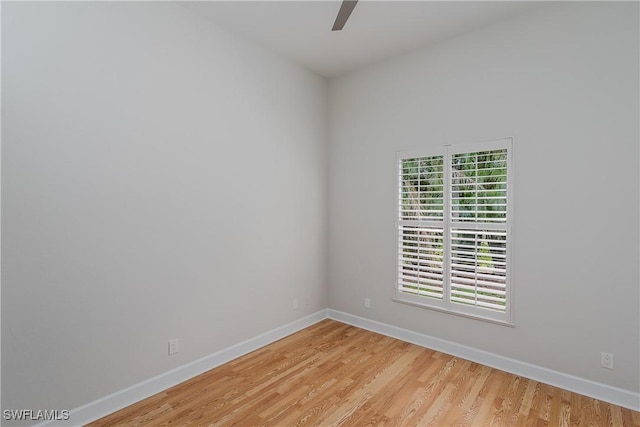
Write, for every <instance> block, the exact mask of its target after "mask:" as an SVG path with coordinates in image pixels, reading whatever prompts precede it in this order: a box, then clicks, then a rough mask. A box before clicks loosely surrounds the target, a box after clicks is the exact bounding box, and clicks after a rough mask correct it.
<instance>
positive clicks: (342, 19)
mask: <svg viewBox="0 0 640 427" xmlns="http://www.w3.org/2000/svg"><path fill="white" fill-rule="evenodd" d="M356 3H358V0H343V1H342V5H340V10H339V11H338V16H336V22H334V23H333V28H332V29H331V31H340V30H342V28H344V24H346V23H347V19H349V16H350V15H351V12H353V9H354V8H355V7H356Z"/></svg>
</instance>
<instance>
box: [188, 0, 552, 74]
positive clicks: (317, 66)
mask: <svg viewBox="0 0 640 427" xmlns="http://www.w3.org/2000/svg"><path fill="white" fill-rule="evenodd" d="M545 3H546V2H541V1H424V0H423V1H399V0H387V1H374V0H360V1H359V2H358V4H357V5H356V8H355V9H354V11H353V13H352V15H351V17H350V18H349V20H348V21H347V24H346V25H345V28H344V30H342V31H335V32H332V31H331V27H332V26H333V21H334V20H335V18H336V15H337V13H338V9H339V8H340V4H341V1H334V0H325V1H302V0H300V1H269V0H261V1H184V2H181V4H182V5H183V6H185V7H187V8H189V9H191V10H192V11H194V12H196V13H198V14H200V15H202V16H203V17H205V18H207V19H209V20H211V21H212V22H214V23H215V24H217V25H219V26H220V27H223V28H226V29H228V30H231V31H233V32H235V33H238V34H241V35H243V36H244V37H246V38H248V39H250V40H252V41H254V42H256V43H258V44H261V45H263V46H265V47H268V48H270V49H272V50H274V51H276V52H279V53H280V54H282V55H284V56H286V57H288V58H290V59H292V60H294V61H295V62H297V63H299V64H302V65H303V66H305V67H307V68H309V69H311V70H313V71H315V72H316V73H318V74H320V75H322V76H325V77H335V76H338V75H340V74H343V73H345V72H348V71H351V70H354V69H357V68H360V67H363V66H365V65H369V64H372V63H375V62H378V61H381V60H383V59H385V58H388V57H391V56H395V55H399V54H402V53H406V52H409V51H411V50H414V49H418V48H421V47H425V46H427V45H429V44H432V43H434V42H437V41H441V40H444V39H447V38H451V37H455V36H457V35H460V34H463V33H466V32H469V31H472V30H474V29H477V28H480V27H483V26H487V25H490V24H492V23H495V22H498V21H501V20H505V19H509V18H511V17H513V16H515V15H518V14H521V13H524V12H526V11H528V10H531V9H532V8H535V7H539V6H541V5H543V4H545Z"/></svg>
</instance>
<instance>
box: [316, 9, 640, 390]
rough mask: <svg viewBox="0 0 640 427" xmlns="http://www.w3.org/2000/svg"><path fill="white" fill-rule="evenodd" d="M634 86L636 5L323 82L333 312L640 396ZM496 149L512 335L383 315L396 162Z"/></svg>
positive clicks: (581, 13) (388, 304) (548, 22)
mask: <svg viewBox="0 0 640 427" xmlns="http://www.w3.org/2000/svg"><path fill="white" fill-rule="evenodd" d="M638 75H639V70H638V4H637V3H608V2H607V3H562V4H558V5H554V6H552V7H550V8H542V9H538V10H536V11H534V12H532V13H530V14H528V15H527V16H525V17H521V18H519V19H516V20H512V21H510V22H505V23H502V24H499V25H496V26H493V27H490V28H486V29H484V30H481V31H477V32H474V33H470V34H467V35H465V36H462V37H458V38H456V39H453V40H450V41H448V42H444V43H441V44H439V45H437V46H433V47H431V48H429V49H425V50H422V51H419V52H416V53H413V54H410V55H405V56H402V57H398V58H395V59H393V60H389V61H385V62H382V63H380V64H378V65H376V66H373V67H370V68H368V69H365V70H363V71H360V72H355V73H351V74H349V75H347V76H344V77H341V78H338V79H335V80H332V81H331V82H330V97H329V105H330V107H329V111H330V123H331V127H330V151H329V152H330V156H329V207H330V213H329V266H330V269H329V274H330V278H329V282H330V288H329V306H330V307H331V308H333V309H337V310H341V311H344V312H347V313H351V314H355V315H359V316H363V317H366V318H370V319H373V320H376V321H380V322H384V323H387V324H390V325H394V326H397V327H402V328H406V329H410V330H412V331H416V332H420V333H423V334H428V335H430V336H434V337H437V338H442V339H446V340H448V341H452V342H454V343H458V344H461V345H466V346H470V347H474V348H476V349H480V350H485V351H489V352H492V353H496V354H498V355H502V356H505V357H510V358H513V359H517V360H519V361H522V362H526V363H531V364H534V365H538V366H541V367H544V368H548V369H552V370H556V371H560V372H562V373H565V374H570V375H575V376H578V377H581V378H583V379H587V380H592V381H596V382H598V383H602V384H606V385H610V386H613V387H618V388H622V389H625V390H629V391H633V392H636V393H637V392H638V391H640V384H639V378H640V372H639V361H640V354H639V348H640V343H639V327H640V316H639V311H640V306H639V297H640V295H639V289H638V283H639V275H638V259H639V251H638V246H639V239H638V232H639V230H638V218H639V209H638V207H639V197H638V195H639V185H638V181H639V174H638V155H639V150H638V139H639V131H638V115H639V109H638V89H639V88H638ZM505 136H513V137H514V139H515V141H514V150H515V151H514V153H515V211H514V214H515V216H514V262H515V264H514V276H513V283H514V287H515V293H514V296H515V324H516V326H515V328H510V327H506V326H500V325H495V324H491V323H486V322H480V321H476V320H471V319H467V318H463V317H457V316H453V315H449V314H444V313H440V312H435V311H430V310H426V309H421V308H417V307H411V306H407V305H403V304H399V303H395V302H392V301H391V297H392V296H393V293H394V291H393V289H394V281H395V278H394V275H395V229H394V224H395V219H394V213H395V211H394V209H395V203H396V199H395V197H396V195H395V184H396V181H395V152H396V151H398V150H408V149H416V148H419V147H428V146H439V145H444V144H452V143H459V142H473V141H477V140H484V139H491V138H499V137H505ZM365 296H368V297H370V298H371V300H372V308H371V309H370V310H367V309H365V308H364V307H363V300H364V297H365ZM602 351H606V352H610V353H614V355H615V370H613V371H611V370H607V369H603V368H601V367H600V352H602Z"/></svg>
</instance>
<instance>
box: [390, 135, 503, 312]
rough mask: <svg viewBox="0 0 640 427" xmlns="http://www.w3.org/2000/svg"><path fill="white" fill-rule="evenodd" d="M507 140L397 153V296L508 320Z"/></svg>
mask: <svg viewBox="0 0 640 427" xmlns="http://www.w3.org/2000/svg"><path fill="white" fill-rule="evenodd" d="M511 145H512V140H511V139H510V138H507V139H500V140H494V141H485V142H481V143H476V144H464V145H455V146H446V147H442V148H440V149H436V150H430V151H424V152H402V153H398V216H397V220H398V223H397V224H398V226H397V233H398V239H397V242H398V252H397V262H398V273H397V286H396V298H395V300H396V301H399V302H405V303H409V304H415V305H420V306H424V307H428V308H434V309H437V310H444V311H447V312H452V313H456V314H462V315H466V316H471V317H477V318H482V319H486V320H491V321H495V322H499V323H507V324H510V323H511V295H512V293H513V290H512V285H511V281H510V270H511V255H510V246H511V242H510V234H511V217H512V210H513V209H512V206H511V205H512V203H511V198H512V196H511V192H512V191H511V189H512V186H513V185H512V179H511V178H510V176H511V174H512V169H513V166H512V162H511V151H512V149H511Z"/></svg>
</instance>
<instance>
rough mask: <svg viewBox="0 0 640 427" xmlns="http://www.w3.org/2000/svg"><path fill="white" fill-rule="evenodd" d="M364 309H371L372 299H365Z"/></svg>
mask: <svg viewBox="0 0 640 427" xmlns="http://www.w3.org/2000/svg"><path fill="white" fill-rule="evenodd" d="M364 308H371V299H370V298H369V297H365V299H364Z"/></svg>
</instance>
